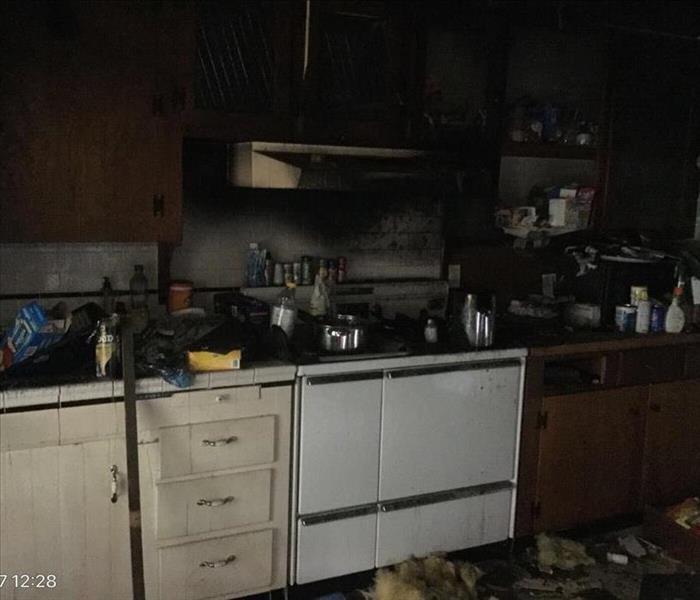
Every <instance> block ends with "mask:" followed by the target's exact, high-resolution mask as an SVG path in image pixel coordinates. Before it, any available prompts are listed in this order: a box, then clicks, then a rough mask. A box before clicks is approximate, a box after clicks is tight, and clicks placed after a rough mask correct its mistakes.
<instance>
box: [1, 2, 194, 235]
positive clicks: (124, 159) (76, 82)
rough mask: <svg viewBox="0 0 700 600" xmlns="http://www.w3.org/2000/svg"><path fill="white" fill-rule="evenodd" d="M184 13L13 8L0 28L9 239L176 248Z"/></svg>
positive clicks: (113, 5)
mask: <svg viewBox="0 0 700 600" xmlns="http://www.w3.org/2000/svg"><path fill="white" fill-rule="evenodd" d="M188 7H189V5H188V4H186V3H183V4H174V3H162V4H157V5H150V4H144V3H137V2H89V3H88V2H85V3H72V4H70V5H69V4H65V3H63V4H60V5H58V4H57V5H55V6H53V5H50V4H47V5H46V10H45V11H37V10H31V9H30V8H29V9H27V8H25V7H23V4H22V3H15V4H13V5H8V8H7V10H6V14H5V15H4V16H5V17H6V18H4V19H0V21H2V22H3V27H2V30H1V31H0V34H2V35H1V36H0V37H1V38H2V42H1V43H0V57H1V58H0V61H1V64H0V66H1V67H2V70H3V73H7V76H6V77H4V81H3V86H2V88H1V89H0V111H1V114H2V115H3V117H2V127H1V128H0V132H1V134H0V165H2V166H1V167H0V236H1V237H2V239H3V240H5V241H27V242H28V241H160V240H163V241H177V240H178V239H179V237H180V233H181V232H180V218H181V193H182V192H181V187H182V179H181V170H182V165H181V163H182V160H181V152H182V131H183V121H182V114H183V113H184V110H185V104H186V94H185V92H184V91H183V90H184V83H183V82H184V81H185V79H186V78H187V77H188V76H189V75H188V67H187V64H188V63H187V60H185V59H184V58H183V57H185V56H187V57H190V58H191V56H192V51H193V46H194V43H193V42H194V35H193V27H192V25H191V20H188V18H187V16H188V12H187V10H188ZM188 24H189V26H188ZM188 60H189V59H188Z"/></svg>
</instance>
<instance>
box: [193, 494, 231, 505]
mask: <svg viewBox="0 0 700 600" xmlns="http://www.w3.org/2000/svg"><path fill="white" fill-rule="evenodd" d="M230 502H233V496H226V498H212V499H211V500H209V499H207V498H200V499H199V500H197V506H223V505H224V504H229V503H230Z"/></svg>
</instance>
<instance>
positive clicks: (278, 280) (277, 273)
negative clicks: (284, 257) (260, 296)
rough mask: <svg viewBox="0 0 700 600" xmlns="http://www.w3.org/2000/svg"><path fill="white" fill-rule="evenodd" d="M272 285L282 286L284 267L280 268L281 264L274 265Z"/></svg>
mask: <svg viewBox="0 0 700 600" xmlns="http://www.w3.org/2000/svg"><path fill="white" fill-rule="evenodd" d="M272 283H273V284H274V285H284V267H283V266H282V263H275V270H274V274H273V276H272Z"/></svg>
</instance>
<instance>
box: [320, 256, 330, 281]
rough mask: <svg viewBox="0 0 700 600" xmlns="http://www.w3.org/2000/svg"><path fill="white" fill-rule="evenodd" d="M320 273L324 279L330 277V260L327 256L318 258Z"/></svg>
mask: <svg viewBox="0 0 700 600" xmlns="http://www.w3.org/2000/svg"><path fill="white" fill-rule="evenodd" d="M318 274H319V275H320V276H321V279H322V280H325V279H326V278H327V277H328V262H327V261H326V259H325V258H319V260H318Z"/></svg>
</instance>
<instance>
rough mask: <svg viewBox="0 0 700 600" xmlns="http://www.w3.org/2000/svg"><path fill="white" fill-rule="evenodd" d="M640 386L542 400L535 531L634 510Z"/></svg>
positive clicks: (639, 462)
mask: <svg viewBox="0 0 700 600" xmlns="http://www.w3.org/2000/svg"><path fill="white" fill-rule="evenodd" d="M646 398H647V388H646V387H643V386H639V387H629V388H620V389H614V390H606V391H599V392H591V393H583V394H572V395H568V396H553V397H549V398H545V399H544V400H543V415H542V416H543V418H542V422H543V429H542V431H541V433H540V448H539V452H540V454H539V466H538V481H537V501H538V503H539V512H538V514H536V517H535V530H536V531H543V530H545V529H566V528H569V527H574V526H576V525H580V524H584V523H588V522H590V521H593V520H595V519H602V518H606V517H612V516H615V515H621V514H626V513H631V512H634V511H636V510H638V509H639V508H640V502H639V499H640V486H641V469H642V459H641V457H642V449H643V444H644V407H645V403H646Z"/></svg>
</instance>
